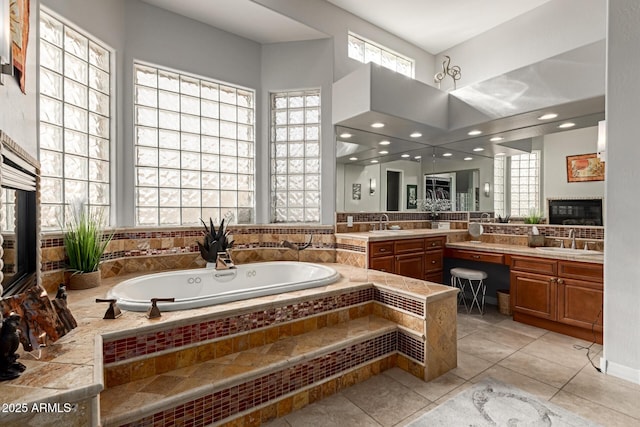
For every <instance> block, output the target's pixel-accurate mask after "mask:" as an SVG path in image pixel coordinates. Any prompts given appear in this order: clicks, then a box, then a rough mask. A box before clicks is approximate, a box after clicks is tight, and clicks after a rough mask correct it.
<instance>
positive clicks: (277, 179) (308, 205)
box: [271, 90, 320, 222]
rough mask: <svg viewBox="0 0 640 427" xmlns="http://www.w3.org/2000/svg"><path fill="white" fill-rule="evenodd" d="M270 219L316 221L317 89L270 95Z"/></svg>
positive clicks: (317, 169) (318, 117)
mask: <svg viewBox="0 0 640 427" xmlns="http://www.w3.org/2000/svg"><path fill="white" fill-rule="evenodd" d="M271 218H272V221H273V222H319V221H320V90H309V91H301V92H286V93H274V94H271Z"/></svg>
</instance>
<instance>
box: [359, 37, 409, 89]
mask: <svg viewBox="0 0 640 427" xmlns="http://www.w3.org/2000/svg"><path fill="white" fill-rule="evenodd" d="M347 39H348V40H347V42H348V43H349V48H348V53H347V54H348V55H349V58H351V59H355V60H356V61H360V62H362V63H364V64H366V63H367V62H373V63H376V64H378V65H382V66H383V67H385V68H388V69H390V70H392V71H395V72H396V73H400V74H404V75H405V76H407V77H411V78H414V76H415V61H414V60H413V59H411V58H408V57H406V56H402V55H400V54H398V53H396V52H394V51H392V50H391V49H388V48H386V47H384V46H382V45H379V44H377V43H374V42H372V41H369V40H367V39H365V38H364V37H360V36H359V35H357V34H354V33H352V32H349V35H348V36H347Z"/></svg>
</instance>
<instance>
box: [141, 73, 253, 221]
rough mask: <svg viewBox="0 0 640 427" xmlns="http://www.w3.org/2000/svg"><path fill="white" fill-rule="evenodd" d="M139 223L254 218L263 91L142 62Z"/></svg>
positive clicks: (250, 219) (248, 219) (246, 219)
mask: <svg viewBox="0 0 640 427" xmlns="http://www.w3.org/2000/svg"><path fill="white" fill-rule="evenodd" d="M134 74H135V76H134V84H135V93H134V108H135V114H134V125H135V126H134V132H135V173H136V184H135V191H136V202H135V214H136V224H138V225H192V224H198V223H199V222H200V218H202V219H205V220H206V219H208V218H212V219H214V221H220V220H221V219H222V218H229V219H232V220H233V222H234V223H237V224H246V223H252V222H253V221H254V175H255V167H254V157H255V147H254V145H255V131H254V117H255V103H254V99H255V93H254V91H252V90H249V89H244V88H239V87H235V86H232V85H230V84H227V83H221V82H216V81H213V80H208V79H204V78H200V77H196V76H192V75H187V74H184V73H181V72H177V71H171V70H166V69H161V68H158V67H155V66H151V65H147V64H140V63H136V64H134Z"/></svg>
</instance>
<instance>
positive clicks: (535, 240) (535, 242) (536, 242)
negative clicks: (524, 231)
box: [529, 234, 544, 248]
mask: <svg viewBox="0 0 640 427" xmlns="http://www.w3.org/2000/svg"><path fill="white" fill-rule="evenodd" d="M538 246H544V235H543V234H537V235H533V234H529V247H532V248H537V247H538Z"/></svg>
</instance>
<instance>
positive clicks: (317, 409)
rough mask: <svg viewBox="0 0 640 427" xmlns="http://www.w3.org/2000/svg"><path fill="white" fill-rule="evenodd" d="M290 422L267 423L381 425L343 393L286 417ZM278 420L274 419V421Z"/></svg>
mask: <svg viewBox="0 0 640 427" xmlns="http://www.w3.org/2000/svg"><path fill="white" fill-rule="evenodd" d="M284 419H285V421H286V422H287V423H288V424H271V423H269V424H266V425H267V426H269V427H276V426H277V427H282V426H285V425H289V426H291V427H344V426H363V427H380V424H379V423H377V422H376V421H375V420H374V419H373V418H371V417H370V416H368V415H367V414H366V413H365V412H364V411H363V410H362V409H360V408H359V407H358V406H356V405H354V404H353V403H352V402H351V401H350V400H349V399H347V398H346V397H345V396H343V395H341V394H337V395H335V396H331V397H328V398H326V399H322V400H320V401H318V402H316V403H313V404H311V405H309V406H306V407H304V408H302V409H301V410H299V411H295V412H292V413H290V414H289V415H287V416H286V417H284ZM277 421H278V420H274V423H275V422H277Z"/></svg>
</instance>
